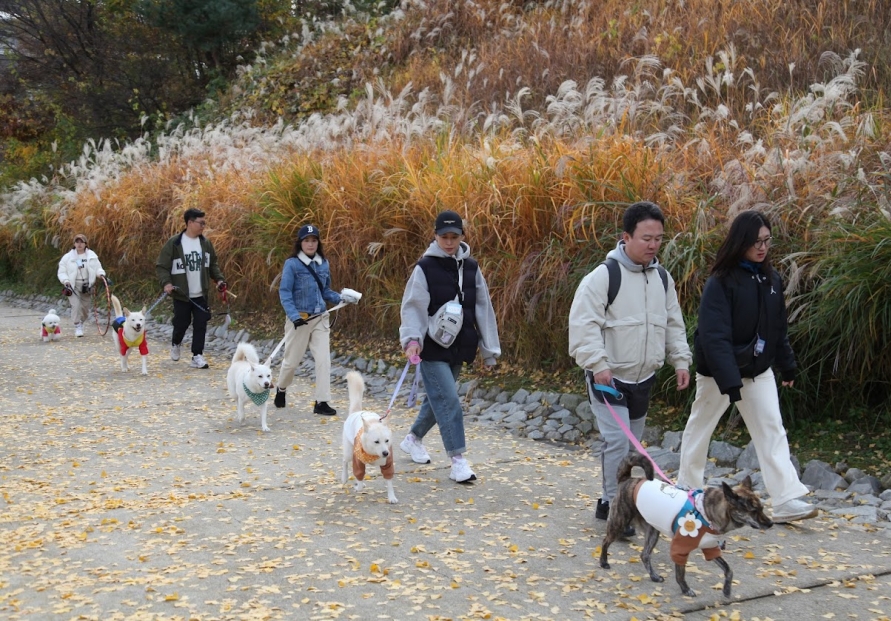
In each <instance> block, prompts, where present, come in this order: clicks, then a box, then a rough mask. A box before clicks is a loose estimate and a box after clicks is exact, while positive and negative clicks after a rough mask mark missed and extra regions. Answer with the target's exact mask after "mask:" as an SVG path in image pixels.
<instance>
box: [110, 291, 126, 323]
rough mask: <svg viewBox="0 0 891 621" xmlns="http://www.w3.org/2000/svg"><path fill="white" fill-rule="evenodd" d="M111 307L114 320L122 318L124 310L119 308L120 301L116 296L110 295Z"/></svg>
mask: <svg viewBox="0 0 891 621" xmlns="http://www.w3.org/2000/svg"><path fill="white" fill-rule="evenodd" d="M111 305H112V306H113V307H114V316H115V318H117V317H123V316H124V309H123V308H122V307H121V301H120V300H119V299H118V296H116V295H114V294H112V296H111Z"/></svg>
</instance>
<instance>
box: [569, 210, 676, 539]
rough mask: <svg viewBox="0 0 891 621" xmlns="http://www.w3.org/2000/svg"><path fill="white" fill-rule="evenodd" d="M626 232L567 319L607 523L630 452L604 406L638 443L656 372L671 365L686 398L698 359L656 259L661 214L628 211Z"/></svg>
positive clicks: (581, 289)
mask: <svg viewBox="0 0 891 621" xmlns="http://www.w3.org/2000/svg"><path fill="white" fill-rule="evenodd" d="M622 226H623V233H622V239H621V241H619V243H618V244H617V245H616V248H615V249H614V250H611V251H610V252H609V254H607V260H606V262H604V263H602V264H600V265H598V266H597V267H596V268H595V269H594V270H593V271H592V272H591V273H589V274H588V275H587V276H585V277H584V278H583V279H582V282H581V283H580V284H579V286H578V289H576V292H575V297H574V298H573V300H572V308H571V309H570V311H569V355H570V356H572V357H573V358H574V359H575V361H576V364H578V365H579V366H580V367H581V368H583V369H584V370H585V379H586V384H587V386H588V399H589V401H590V402H591V409H592V411H593V412H594V417H595V418H596V420H597V427H598V429H599V430H600V435H601V438H602V440H603V447H602V454H601V464H602V470H603V471H602V478H603V496H602V497H601V498H600V499H599V500H598V501H597V509H596V511H595V517H597V518H598V519H601V520H605V519H607V516H608V515H609V503H610V500H612V498H613V496H615V494H616V489H617V487H618V484H617V481H616V470H617V469H618V467H619V464H620V463H621V461H622V459H623V458H624V457H625V455H626V454H627V453H628V451H629V449H630V448H631V442H630V440H629V439H628V437H627V436H626V435H625V432H624V431H623V430H622V427H621V426H620V425H619V423H618V422H617V421H616V419H615V417H614V416H613V414H612V413H611V412H610V410H609V408H607V406H606V405H605V403H604V399H608V401H609V404H610V405H611V406H612V408H613V411H614V412H615V413H616V415H617V416H618V417H619V418H620V419H621V421H622V424H624V425H625V427H627V428H629V429H630V430H631V432H632V433H634V435H635V437H636V438H637V439H638V440H639V439H640V438H641V436H642V435H643V431H644V425H645V424H646V420H647V408H648V407H649V402H650V392H651V390H652V387H653V384H654V383H655V381H656V371H657V370H658V369H659V368H660V367H662V365H663V364H664V363H665V362H666V359H667V361H668V364H670V365H671V366H673V367H674V368H675V372H676V374H677V387H678V390H684V389H685V388H687V386H688V385H689V384H690V372H689V368H690V362H691V361H692V359H693V356H692V354H691V353H690V347H689V345H688V344H687V331H686V329H685V328H684V317H683V314H682V313H681V307H680V305H679V304H678V296H677V292H676V291H675V288H674V280H673V279H672V278H671V276H670V275H669V274H668V272H666V271H665V269H664V268H663V267H662V266H661V265H659V261H658V260H657V259H656V253H657V252H658V251H659V246H660V245H661V244H662V237H663V230H664V226H665V217H664V216H663V215H662V211H661V210H660V209H659V207H658V206H656V205H655V204H653V203H650V202H639V203H634V204H633V205H631V206H630V207H628V209H627V210H626V211H625V215H624V218H623V222H622ZM611 262H612V263H613V264H612V266H610V265H608V264H609V263H611ZM611 272H612V274H611ZM614 279H617V280H618V283H617V282H614ZM611 284H612V285H613V292H614V295H615V299H613V300H610V294H611V293H612V292H611V291H610V285H611ZM617 284H618V287H617V290H616V285H617ZM594 384H600V385H605V386H612V387H613V388H615V389H616V390H618V391H619V392H620V393H621V397H619V398H615V397H613V396H611V395H609V394H606V393H604V392H601V391H600V390H595V389H594V388H593V385H594ZM633 532H634V531H633V529H629V531H628V532H627V534H628V535H631V534H633Z"/></svg>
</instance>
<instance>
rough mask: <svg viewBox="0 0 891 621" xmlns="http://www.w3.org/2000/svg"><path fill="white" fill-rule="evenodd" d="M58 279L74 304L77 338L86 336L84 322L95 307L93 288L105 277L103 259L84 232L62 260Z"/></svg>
mask: <svg viewBox="0 0 891 621" xmlns="http://www.w3.org/2000/svg"><path fill="white" fill-rule="evenodd" d="M57 276H58V278H59V282H60V283H62V285H63V286H64V287H65V295H67V296H68V300H69V301H70V302H71V321H72V322H73V323H74V336H83V335H84V328H83V322H84V321H85V320H86V319H87V318H88V317H89V316H90V311H91V310H92V308H93V293H92V291H93V285H94V284H96V278H98V277H99V276H105V270H104V269H102V263H100V262H99V257H98V256H97V255H96V253H95V252H93V251H92V250H90V249H89V248H88V247H87V236H86V235H84V234H83V233H78V234H77V235H75V236H74V248H72V249H71V250H69V251H68V252H67V253H65V255H64V256H63V257H62V259H61V260H60V261H59V273H58V274H57Z"/></svg>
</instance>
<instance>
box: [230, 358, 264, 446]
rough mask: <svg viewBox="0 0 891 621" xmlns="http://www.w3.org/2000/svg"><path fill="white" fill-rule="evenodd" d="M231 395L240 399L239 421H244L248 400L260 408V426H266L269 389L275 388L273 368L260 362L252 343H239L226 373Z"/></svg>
mask: <svg viewBox="0 0 891 621" xmlns="http://www.w3.org/2000/svg"><path fill="white" fill-rule="evenodd" d="M226 382H227V383H228V385H229V396H230V397H233V398H235V399H237V400H238V423H239V424H241V423H243V422H244V404H245V403H247V402H248V401H251V402H253V404H254V405H256V406H257V407H259V408H260V427H262V429H263V431H269V427H268V426H266V407H267V406H268V405H269V391H270V390H271V389H272V388H273V384H272V370H271V369H270V368H269V367H268V366H267V365H265V364H260V357H259V356H258V355H257V350H256V349H254V346H253V345H251V344H250V343H239V344H238V347H237V348H236V350H235V355H234V356H232V364H231V365H230V366H229V373H228V374H227V375H226Z"/></svg>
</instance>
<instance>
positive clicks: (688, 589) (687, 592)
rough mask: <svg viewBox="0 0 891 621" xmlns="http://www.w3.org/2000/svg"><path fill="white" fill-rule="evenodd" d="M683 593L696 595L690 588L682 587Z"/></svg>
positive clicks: (689, 595)
mask: <svg viewBox="0 0 891 621" xmlns="http://www.w3.org/2000/svg"><path fill="white" fill-rule="evenodd" d="M683 593H684V595H685V596H686V597H696V591H694V590H693V589H691V588H686V589H683Z"/></svg>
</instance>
